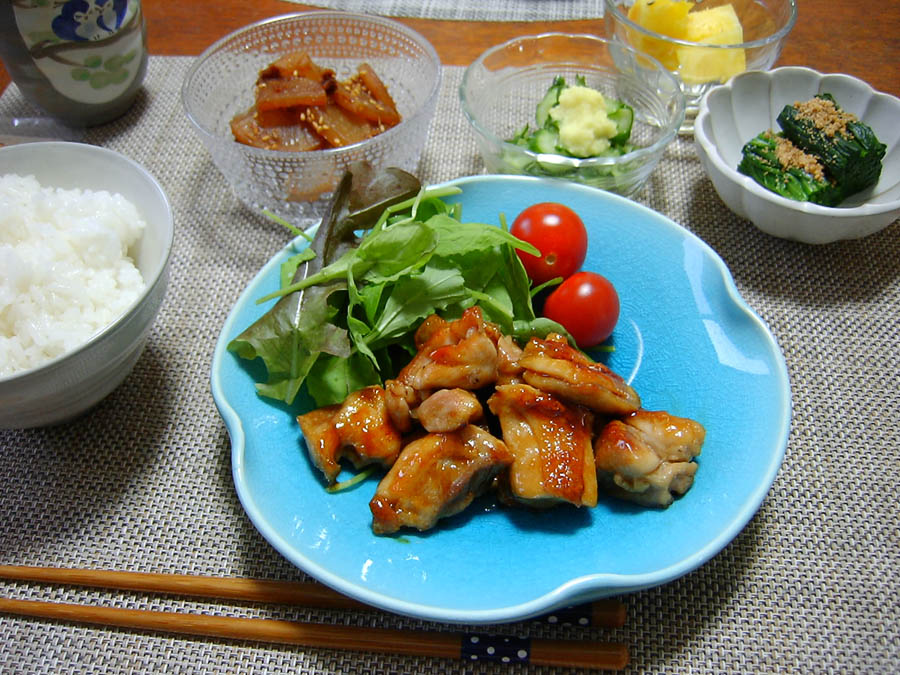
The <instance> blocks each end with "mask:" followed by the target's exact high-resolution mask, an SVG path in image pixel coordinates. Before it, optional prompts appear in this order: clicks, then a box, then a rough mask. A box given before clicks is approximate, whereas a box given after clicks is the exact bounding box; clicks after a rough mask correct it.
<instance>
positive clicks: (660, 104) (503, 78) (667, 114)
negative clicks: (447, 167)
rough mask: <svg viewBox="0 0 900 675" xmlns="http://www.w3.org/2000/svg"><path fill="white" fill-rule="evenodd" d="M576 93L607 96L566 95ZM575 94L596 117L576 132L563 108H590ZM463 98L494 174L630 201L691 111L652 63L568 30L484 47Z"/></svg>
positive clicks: (469, 74) (466, 81) (671, 80)
mask: <svg viewBox="0 0 900 675" xmlns="http://www.w3.org/2000/svg"><path fill="white" fill-rule="evenodd" d="M570 88H575V89H586V90H591V91H592V92H597V93H599V95H600V96H599V98H597V97H596V95H595V94H593V93H590V92H585V91H579V92H571V91H570V92H568V93H566V94H564V92H565V90H566V89H570ZM575 93H577V94H578V95H579V96H582V95H584V96H582V98H586V99H588V101H589V102H590V103H591V104H592V105H593V106H594V111H593V112H592V115H591V119H589V120H583V119H581V118H578V117H577V115H576V119H575V122H576V123H575V124H574V130H573V128H572V127H573V125H572V124H567V123H568V122H572V120H571V119H567V118H566V116H565V114H564V113H565V111H564V110H562V109H563V108H569V109H574V108H575V107H576V105H580V104H584V103H585V101H584V100H581V99H580V98H579V99H577V100H576V101H575V103H570V102H569V100H567V99H565V97H569V96H572V97H574V95H575ZM561 97H563V98H564V100H563V101H561ZM592 97H594V98H592ZM460 99H461V103H462V108H463V112H464V114H465V115H466V117H467V119H468V120H469V122H470V123H471V125H472V129H473V130H474V133H475V138H476V141H477V144H478V148H479V151H480V153H481V156H482V159H483V161H484V164H485V168H486V169H487V171H488V172H489V173H499V174H525V175H532V176H543V177H549V178H557V179H562V180H569V181H574V182H578V183H583V184H585V185H590V186H592V187H596V188H600V189H603V190H608V191H611V192H616V193H618V194H622V195H626V196H630V195H633V194H635V193H636V192H637V191H638V190H639V189H640V188H641V187H642V186H643V185H644V183H645V182H646V181H647V179H648V178H649V177H650V174H651V173H652V171H653V169H654V168H655V167H656V165H657V164H658V162H659V160H660V158H661V156H662V154H663V152H664V150H665V148H666V146H667V145H668V144H669V143H670V142H671V141H672V140H673V139H674V137H675V135H676V133H677V131H678V128H679V126H680V125H681V123H682V121H683V119H684V108H685V104H684V95H683V94H682V92H681V89H680V87H679V85H678V82H677V81H676V80H675V78H674V77H673V76H672V75H671V74H670V73H668V72H667V71H666V70H665V69H664V68H663V67H662V66H661V65H660V64H659V63H658V62H657V61H655V60H654V59H653V58H651V57H647V56H645V55H643V54H640V53H639V52H637V51H635V50H634V49H632V48H630V47H628V46H626V45H622V44H619V43H616V42H611V41H608V40H605V39H603V38H599V37H595V36H592V35H571V34H562V33H547V34H543V35H536V36H526V37H520V38H515V39H513V40H510V41H509V42H506V43H504V44H501V45H498V46H496V47H493V48H491V49H489V50H487V51H486V52H485V53H484V54H482V55H481V56H480V57H479V58H478V59H476V60H475V61H474V62H473V63H472V65H470V66H469V67H468V68H467V70H466V73H465V75H464V76H463V82H462V85H461V86H460ZM598 101H599V103H598ZM598 105H599V106H600V107H601V108H602V114H600V115H599V117H597V114H596V112H597V111H596V108H597V106H598ZM579 114H581V115H582V116H583V110H582V113H579ZM567 127H568V128H567ZM584 127H587V128H584Z"/></svg>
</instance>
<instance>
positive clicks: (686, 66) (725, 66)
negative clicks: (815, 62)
mask: <svg viewBox="0 0 900 675" xmlns="http://www.w3.org/2000/svg"><path fill="white" fill-rule="evenodd" d="M635 2H636V0H604V5H605V6H604V19H605V22H606V33H607V35H609V36H610V37H613V38H614V39H616V40H619V41H620V42H623V43H625V44H627V45H631V46H632V47H634V48H636V49H638V50H639V51H642V52H645V53H647V54H650V55H651V56H654V57H655V58H657V59H658V60H659V61H660V62H661V63H662V64H663V66H665V67H666V68H668V69H669V70H670V71H671V72H672V73H673V74H674V75H675V76H676V77H677V78H678V81H679V82H680V83H681V86H682V89H683V90H684V95H685V101H686V106H687V107H686V114H685V122H684V125H683V126H682V128H681V132H682V133H685V134H689V133H692V132H693V128H694V118H695V117H696V115H697V111H698V109H699V104H700V99H701V98H702V97H703V95H704V94H705V93H706V92H707V91H709V89H711V88H712V87H713V86H715V85H717V84H721V83H723V82H725V81H727V80H728V79H729V78H730V77H731V76H733V75H736V74H737V73H739V72H743V71H744V70H768V69H769V68H771V67H772V66H773V65H774V64H775V61H776V60H777V59H778V56H779V55H780V54H781V49H782V47H783V46H784V41H785V39H786V38H787V36H788V33H790V32H791V29H793V27H794V24H795V23H796V21H797V1H796V0H752V1H751V0H746V1H740V2H738V1H736V0H735V1H734V2H732V1H731V0H704V1H702V2H697V3H696V4H695V10H696V11H699V10H709V9H712V8H715V7H719V6H724V5H729V4H730V5H731V6H732V7H733V8H734V11H735V14H736V15H737V18H738V20H739V21H740V24H741V28H742V32H743V42H740V43H736V44H708V43H705V42H703V43H701V42H690V41H687V40H679V39H676V38H672V37H669V36H667V35H664V34H662V33H659V32H656V31H654V30H649V29H647V28H645V27H643V26H641V25H638V24H637V23H635V22H634V21H632V20H631V19H629V18H628V16H627V15H628V11H629V9H630V8H631V7H632V5H634V4H635ZM710 40H715V38H710Z"/></svg>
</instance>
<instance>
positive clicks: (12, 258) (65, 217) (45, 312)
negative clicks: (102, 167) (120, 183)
mask: <svg viewBox="0 0 900 675" xmlns="http://www.w3.org/2000/svg"><path fill="white" fill-rule="evenodd" d="M145 227H146V225H145V222H144V220H143V219H142V218H141V216H140V214H139V213H138V210H137V208H136V207H135V205H134V204H133V203H131V202H130V201H128V200H127V199H125V197H123V196H122V195H120V194H113V193H110V192H107V191H105V190H98V191H93V190H79V189H62V188H55V187H52V186H42V185H41V184H40V183H39V182H38V181H37V179H36V178H35V177H34V176H30V175H29V176H20V175H17V174H7V175H4V176H0V377H4V376H8V375H11V374H13V373H16V372H19V371H22V370H27V369H30V368H35V367H37V366H40V365H41V364H43V363H45V362H47V361H50V360H52V359H54V358H56V357H58V356H61V355H62V354H65V353H66V352H69V351H71V350H73V349H75V348H76V347H79V346H80V345H82V344H84V343H86V342H87V341H88V340H90V338H91V337H92V336H93V335H95V334H96V333H97V332H98V331H100V330H102V329H103V328H104V327H106V326H108V325H109V324H111V323H112V322H113V321H115V320H116V319H117V318H118V317H119V316H121V315H122V314H123V313H124V312H125V311H126V310H127V309H128V308H129V307H130V306H131V305H132V304H133V303H134V302H135V300H136V299H137V298H138V297H139V296H140V294H141V293H142V292H143V290H144V288H145V282H144V279H143V278H142V276H141V273H140V271H139V270H138V268H137V267H136V265H135V263H134V261H133V260H132V258H131V257H130V256H129V250H130V249H132V247H134V246H135V244H136V243H137V242H138V241H139V240H140V238H141V236H142V233H143V230H144V228H145Z"/></svg>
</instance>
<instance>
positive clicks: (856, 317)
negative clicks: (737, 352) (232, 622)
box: [0, 57, 900, 675]
mask: <svg viewBox="0 0 900 675" xmlns="http://www.w3.org/2000/svg"><path fill="white" fill-rule="evenodd" d="M190 62H191V60H190V59H188V58H175V57H165V58H164V57H153V58H151V61H150V70H149V74H148V77H147V80H146V88H145V93H144V95H143V96H142V97H141V98H140V100H139V101H138V103H137V105H136V106H135V107H134V109H133V110H132V111H131V112H130V113H129V114H128V115H127V116H126V117H125V118H123V119H121V120H119V121H117V122H115V123H113V124H111V125H108V126H106V127H103V128H100V129H95V130H92V131H90V132H88V134H87V136H86V138H85V140H87V141H88V142H92V143H97V144H101V145H104V146H107V147H110V148H112V149H115V150H117V151H119V152H122V153H124V154H126V155H128V156H130V157H132V158H134V159H135V160H137V161H138V162H140V163H142V164H144V165H145V166H146V167H147V168H148V169H149V170H150V171H151V172H152V173H154V174H155V175H156V176H157V178H158V179H159V180H160V182H161V183H162V185H163V187H164V188H165V190H166V191H167V192H168V195H169V197H170V199H171V201H172V204H173V206H174V209H175V218H176V238H175V248H174V251H173V258H172V269H171V285H170V288H169V294H168V296H167V298H166V302H165V305H164V306H163V308H162V312H161V314H160V316H159V318H158V320H157V322H156V324H155V326H154V329H153V331H152V333H151V336H150V340H149V344H148V346H147V349H146V352H145V353H144V355H143V356H142V358H141V360H140V361H139V363H138V364H137V367H136V369H135V371H134V373H133V374H132V375H131V376H130V377H129V378H128V379H127V380H126V381H125V382H124V384H123V385H122V386H121V387H120V388H119V389H118V390H117V391H116V392H114V393H113V394H112V395H111V396H110V397H109V398H108V399H107V400H105V401H104V402H103V403H101V404H100V405H99V406H98V407H97V408H96V409H94V410H93V411H92V412H90V413H89V414H88V415H87V416H85V417H83V418H82V419H80V420H77V421H75V422H73V423H71V424H68V425H65V426H61V427H57V428H52V429H39V430H31V431H0V484H2V486H3V487H2V489H0V563H3V564H30V565H58V566H69V567H74V566H81V567H93V568H112V569H123V570H136V571H150V572H177V573H196V574H209V575H220V576H258V577H266V578H278V579H302V578H304V577H303V574H302V573H301V572H300V571H298V570H297V569H295V568H294V567H293V566H292V565H291V564H289V563H288V562H286V561H285V560H284V559H283V558H282V557H281V556H280V555H279V554H278V553H276V552H275V551H274V550H273V549H272V548H271V547H270V546H269V545H268V544H267V543H266V542H265V541H264V540H263V538H262V537H261V536H260V535H259V534H258V533H257V532H256V530H255V529H254V528H253V526H252V525H251V524H250V522H249V520H248V519H247V517H246V516H245V514H244V512H243V511H242V509H241V506H240V503H239V502H238V499H237V497H236V495H235V492H234V487H233V484H232V480H231V464H230V456H229V452H230V444H229V440H228V436H227V433H226V431H225V427H224V424H223V423H222V421H221V419H220V418H219V416H218V414H217V411H216V408H215V406H214V404H213V400H212V397H211V395H210V389H209V367H210V363H211V360H212V352H213V346H214V343H215V340H216V338H217V336H218V334H219V330H220V328H221V326H222V323H223V322H224V320H225V317H226V315H227V314H228V312H229V310H230V308H231V307H232V305H233V303H234V302H235V301H236V299H237V298H238V295H239V294H240V293H241V291H242V289H243V288H244V287H245V285H246V284H247V283H248V282H249V281H250V279H251V278H252V277H253V276H254V275H255V274H256V272H257V271H258V269H259V268H260V267H261V266H262V265H263V264H264V263H265V262H266V261H267V260H268V258H269V257H270V256H271V255H272V254H273V253H274V252H275V251H277V250H278V249H279V248H280V247H281V246H282V244H283V243H284V242H285V238H286V237H285V233H284V231H283V230H282V229H281V228H279V227H278V226H275V225H272V224H270V223H269V222H267V221H266V220H264V219H262V218H259V217H257V216H255V215H254V214H252V213H250V212H249V211H248V210H246V209H245V208H243V207H242V206H241V204H240V203H239V202H238V201H237V200H236V199H235V198H234V197H233V196H232V194H231V192H230V191H229V189H228V187H227V186H226V185H225V183H224V181H223V180H222V177H221V176H220V175H219V173H218V171H217V170H216V169H215V167H214V166H213V165H212V163H211V162H210V160H209V159H208V157H207V155H206V153H205V151H204V150H203V148H202V146H201V145H200V143H199V141H197V140H196V139H195V137H194V136H193V134H192V132H191V130H190V128H189V127H188V123H187V121H186V120H185V118H184V115H183V113H182V109H181V104H180V101H179V97H178V94H179V88H180V85H181V81H182V78H183V77H184V75H185V72H186V70H187V67H188V65H189V63H190ZM461 77H462V69H460V68H447V69H446V73H445V78H444V84H443V90H442V95H441V99H440V102H439V106H438V113H437V117H436V118H435V120H434V125H433V127H432V133H431V137H430V140H429V143H428V146H427V148H426V150H425V154H424V158H423V161H422V165H421V170H420V174H421V176H422V177H423V179H424V180H426V181H427V182H436V181H442V180H446V179H450V178H454V177H456V176H460V175H466V174H472V173H478V172H480V171H481V164H480V161H479V159H478V158H477V154H476V148H475V144H474V140H473V139H472V137H471V136H470V134H469V131H468V129H467V128H466V123H465V121H464V119H463V116H462V113H461V112H460V109H459V105H458V102H457V99H456V90H457V87H458V85H459V82H460V79H461ZM34 114H36V113H35V111H34V110H32V109H31V108H30V107H29V106H28V105H27V104H25V103H24V102H23V101H22V99H21V98H20V96H19V94H18V91H17V89H16V88H15V87H14V86H11V87H10V88H9V89H8V90H7V91H6V92H5V93H4V95H3V96H2V97H0V118H2V117H7V118H9V117H29V116H32V115H34ZM638 200H639V201H641V202H643V203H644V204H646V205H648V206H650V207H651V208H654V209H656V210H658V211H660V212H662V213H664V214H666V215H668V216H669V217H671V218H672V219H673V220H675V221H676V222H678V223H681V224H683V225H685V226H686V227H688V228H689V229H691V230H692V231H694V232H695V233H696V234H697V235H699V236H700V237H702V238H703V239H704V240H706V241H707V242H708V243H709V244H710V245H711V246H712V247H713V248H714V249H715V250H716V251H718V252H719V254H720V255H721V256H722V257H723V258H724V260H725V262H726V263H727V264H728V266H729V267H730V269H731V271H732V273H733V275H734V277H735V280H736V283H737V286H738V288H739V289H740V291H741V293H742V294H743V296H744V297H745V298H746V299H747V301H748V302H749V304H750V305H751V306H752V307H753V308H754V309H755V310H756V311H757V312H758V313H759V314H760V315H761V316H762V317H763V319H764V320H765V321H766V322H767V323H768V324H769V325H770V327H771V328H772V330H773V332H774V334H775V336H776V338H777V339H778V341H779V343H780V345H781V346H782V348H783V350H784V352H785V356H786V360H787V365H788V368H789V372H790V377H791V386H792V390H793V393H794V400H793V405H794V420H793V425H792V432H791V436H790V441H789V446H788V449H787V454H786V458H785V463H784V465H783V467H782V469H781V471H780V473H779V475H778V477H777V479H776V481H775V484H774V486H773V488H772V490H771V492H770V494H769V496H768V498H767V499H766V500H765V502H764V503H763V505H762V508H761V510H760V511H759V513H758V514H757V515H756V516H755V517H754V518H753V520H752V521H751V522H750V524H749V525H748V526H747V528H746V529H745V530H744V531H743V532H741V533H740V534H739V535H738V537H737V538H736V539H735V540H734V542H733V543H732V544H731V545H729V546H728V547H727V548H726V549H725V550H724V551H723V552H722V553H720V554H719V555H718V556H716V557H715V558H713V560H711V561H710V562H709V563H707V564H706V565H704V566H703V567H701V568H700V569H698V570H696V571H695V572H693V573H691V574H689V575H687V576H685V577H683V578H681V579H679V580H677V581H675V582H673V583H670V584H667V585H665V586H663V587H660V588H655V589H651V590H647V591H643V592H640V593H636V594H632V595H628V596H625V597H624V600H625V602H626V603H627V605H628V609H629V620H628V624H627V626H626V627H625V628H623V629H620V630H615V631H605V630H600V629H585V628H579V627H573V626H550V625H547V624H541V623H535V622H523V623H520V624H515V625H512V626H503V627H496V629H495V630H496V632H506V633H507V634H516V635H528V636H531V637H553V638H562V639H601V640H621V641H624V642H626V643H628V644H629V645H630V647H631V650H632V659H633V666H632V668H631V669H630V671H631V672H635V673H637V672H667V673H672V672H680V673H686V672H694V673H762V672H766V673H772V672H797V673H801V672H802V673H822V672H835V673H838V672H840V673H889V672H895V671H896V670H897V666H898V664H900V624H898V621H900V620H898V617H900V600H898V598H900V575H898V574H897V570H898V569H900V535H898V530H900V500H898V498H897V487H896V476H897V475H898V469H900V375H898V366H900V319H898V308H900V226H898V224H896V223H895V224H894V225H892V226H891V227H889V228H887V229H886V230H885V231H883V232H881V233H879V234H876V235H873V236H871V237H868V238H866V239H863V240H859V241H852V242H846V243H839V244H834V245H828V246H822V247H813V246H806V245H802V244H795V243H791V242H787V241H783V240H779V239H774V238H772V237H769V236H767V235H765V234H762V233H760V232H759V231H757V230H756V229H755V228H754V227H753V226H752V225H751V224H750V223H748V222H745V221H742V220H739V219H737V218H736V217H734V216H733V215H731V213H730V212H728V211H727V209H726V208H725V207H724V206H723V204H722V203H721V202H720V201H719V199H718V197H717V196H716V194H715V192H714V191H713V189H712V186H711V184H710V183H709V181H708V180H707V179H706V178H705V176H704V174H703V172H702V169H701V167H700V164H699V161H698V160H697V158H696V155H695V153H694V149H693V146H692V143H691V142H690V141H689V140H685V139H679V140H678V141H677V142H676V143H675V144H674V145H673V146H672V147H671V148H670V149H669V151H668V152H667V154H666V157H665V158H664V160H663V162H662V164H661V165H660V167H659V170H658V171H657V172H656V174H655V175H654V177H653V179H652V180H651V182H650V183H649V185H648V186H647V188H646V189H645V190H644V191H643V192H642V193H641V194H640V195H639V196H638ZM685 384H686V386H690V383H685ZM752 404H753V402H752V401H748V406H752ZM560 554H561V555H569V554H570V553H565V552H561V553H560ZM0 595H3V596H7V597H15V598H39V599H49V600H59V601H76V602H92V603H96V604H101V603H105V604H113V605H116V606H121V607H136V608H156V609H171V610H178V611H182V610H183V611H202V612H207V613H213V614H237V615H243V616H265V617H276V618H277V617H282V618H295V619H301V620H316V621H329V622H336V623H341V624H347V625H360V626H383V627H399V628H425V629H430V630H458V627H456V626H445V625H435V624H426V623H423V622H420V621H416V620H412V619H407V618H403V617H397V616H393V615H389V614H386V613H382V612H375V611H360V612H328V611H324V610H322V611H315V610H303V609H292V608H283V607H269V606H253V605H250V606H236V605H232V604H219V603H200V602H193V601H188V600H184V599H181V598H172V597H163V596H160V597H149V596H146V595H144V594H140V593H124V592H122V593H118V592H104V591H87V590H76V589H73V588H63V587H58V588H52V589H48V588H47V587H44V586H39V585H32V584H22V583H0ZM0 644H2V645H3V647H2V649H0V673H38V672H40V673H44V672H68V671H76V672H104V673H149V672H163V671H165V672H204V673H238V672H239V673H254V672H278V671H282V670H283V671H289V672H294V673H302V674H307V673H351V672H352V673H370V674H373V675H374V674H382V673H385V674H387V673H391V674H393V673H458V672H469V671H468V670H467V667H466V666H463V665H461V664H458V663H455V662H452V661H445V660H440V659H413V658H407V657H400V656H396V657H392V656H376V655H370V654H350V653H341V652H337V651H332V650H326V649H320V650H317V649H294V648H289V647H279V646H269V645H257V644H252V643H237V642H229V641H224V640H205V639H199V638H190V637H178V636H164V635H157V634H151V633H142V632H136V631H127V630H120V629H105V628H96V627H86V626H80V625H72V624H65V623H60V622H53V621H43V620H31V619H23V618H14V617H10V616H2V615H0ZM477 672H479V673H497V674H500V673H525V672H528V673H560V672H562V671H560V670H554V669H550V668H537V667H530V668H526V667H519V666H516V667H503V666H499V665H497V666H493V665H483V666H481V667H480V668H479V670H478V671H477Z"/></svg>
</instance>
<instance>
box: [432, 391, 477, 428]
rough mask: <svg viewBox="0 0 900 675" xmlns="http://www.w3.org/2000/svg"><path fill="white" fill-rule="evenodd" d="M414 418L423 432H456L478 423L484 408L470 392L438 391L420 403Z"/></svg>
mask: <svg viewBox="0 0 900 675" xmlns="http://www.w3.org/2000/svg"><path fill="white" fill-rule="evenodd" d="M415 417H416V419H417V420H418V421H419V424H421V425H422V427H423V428H424V429H425V431H430V432H438V431H456V430H457V429H460V428H462V427H464V426H466V425H467V424H470V423H472V424H474V423H477V422H480V421H481V420H482V419H483V418H484V408H482V406H481V402H480V401H479V400H478V397H477V396H475V394H473V393H472V392H471V391H466V390H465V389H439V390H438V391H436V392H434V393H433V394H432V395H431V396H429V397H428V398H426V399H425V400H424V401H422V404H421V405H420V406H419V407H418V408H417V409H416V413H415Z"/></svg>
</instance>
